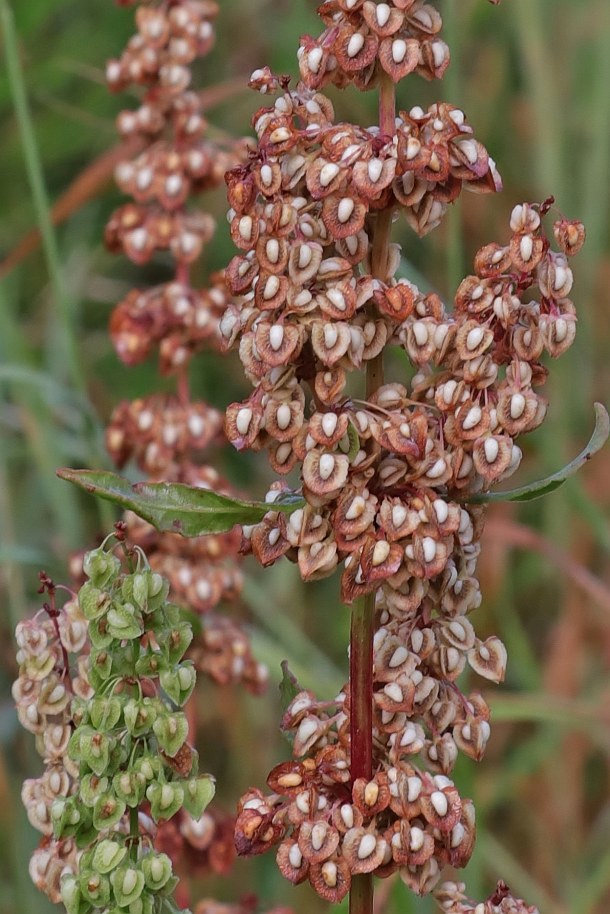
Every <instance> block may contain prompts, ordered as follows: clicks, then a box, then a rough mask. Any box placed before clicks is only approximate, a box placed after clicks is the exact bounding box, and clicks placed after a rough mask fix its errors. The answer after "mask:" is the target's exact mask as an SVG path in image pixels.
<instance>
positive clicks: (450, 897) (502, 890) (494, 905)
mask: <svg viewBox="0 0 610 914" xmlns="http://www.w3.org/2000/svg"><path fill="white" fill-rule="evenodd" d="M465 888H466V887H465V885H464V883H463V882H459V883H457V882H446V883H444V884H443V885H442V886H441V887H440V889H438V890H437V891H436V892H435V897H436V900H437V901H438V903H439V905H440V908H441V911H443V914H538V908H536V907H534V905H528V904H526V902H525V901H523V899H522V898H515V896H514V895H512V894H511V892H510V889H509V888H508V886H507V885H505V883H504V882H499V883H498V885H497V886H496V890H495V892H494V893H493V894H492V895H490V896H489V898H488V899H487V901H480V902H479V903H478V904H477V902H475V901H472V900H471V899H470V898H468V897H467V896H466V893H465Z"/></svg>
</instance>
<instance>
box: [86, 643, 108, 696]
mask: <svg viewBox="0 0 610 914" xmlns="http://www.w3.org/2000/svg"><path fill="white" fill-rule="evenodd" d="M111 673H112V654H111V653H110V652H109V651H107V650H101V651H91V654H90V660H89V682H90V683H91V686H92V688H94V689H95V690H96V691H97V690H98V689H99V688H100V686H102V685H103V684H104V682H106V680H107V679H109V678H110V674H111Z"/></svg>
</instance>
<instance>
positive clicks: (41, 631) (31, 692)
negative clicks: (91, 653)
mask: <svg viewBox="0 0 610 914" xmlns="http://www.w3.org/2000/svg"><path fill="white" fill-rule="evenodd" d="M44 583H45V584H47V585H48V592H49V596H50V601H49V603H46V604H45V606H44V607H43V608H42V609H41V610H40V611H39V612H38V613H37V614H36V615H35V616H34V618H32V619H28V620H26V621H24V622H20V623H19V624H18V625H17V629H16V632H15V637H16V641H17V648H18V651H17V662H18V664H19V678H18V679H17V680H16V681H15V683H14V684H13V698H14V700H15V703H16V705H17V714H18V716H19V721H20V723H21V724H22V726H23V727H25V729H26V730H29V731H30V733H33V734H34V735H35V737H36V749H37V750H38V753H39V754H40V755H41V756H42V758H43V760H44V764H45V770H44V773H43V775H42V776H41V777H39V778H28V779H27V780H26V781H25V782H24V784H23V789H22V792H21V797H22V800H23V804H24V806H25V809H26V812H27V816H28V819H29V820H30V822H31V824H32V825H33V827H34V828H35V829H36V830H37V831H39V832H41V833H42V835H43V836H44V837H43V839H42V842H41V844H40V847H38V848H37V849H36V850H35V851H34V853H33V855H32V857H31V859H30V865H29V868H30V875H31V877H32V881H33V882H34V884H35V885H36V887H37V888H38V889H40V891H42V892H44V893H45V895H47V897H48V898H49V899H50V900H51V901H52V902H53V903H54V904H57V903H59V901H61V894H60V880H61V877H62V875H63V874H65V873H71V872H74V871H75V870H76V867H77V864H76V854H77V849H76V844H75V842H74V840H73V839H72V838H60V839H58V838H56V837H54V835H53V823H52V819H51V809H52V807H53V804H54V803H55V801H56V800H58V799H59V798H61V797H69V796H72V795H73V794H74V793H75V791H76V790H77V780H78V766H76V765H75V764H74V762H73V761H72V760H71V759H70V758H69V757H68V755H67V754H66V750H67V747H68V743H69V741H70V737H71V735H72V715H71V710H70V705H71V701H72V698H73V697H74V696H78V697H80V698H81V699H84V700H86V699H87V698H89V697H91V687H90V686H89V683H88V680H87V670H86V664H87V657H86V655H85V654H83V649H84V648H85V646H86V642H87V622H86V620H85V618H84V617H83V615H82V613H81V612H80V609H79V607H78V603H77V601H76V600H75V599H74V598H69V599H68V600H67V601H66V602H65V603H64V605H63V606H58V605H57V603H56V592H55V588H54V587H53V585H52V584H51V582H50V581H48V579H46V578H44Z"/></svg>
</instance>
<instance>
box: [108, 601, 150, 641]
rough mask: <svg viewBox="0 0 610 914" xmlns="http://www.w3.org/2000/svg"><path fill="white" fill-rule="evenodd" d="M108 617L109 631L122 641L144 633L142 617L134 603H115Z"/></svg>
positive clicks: (138, 636)
mask: <svg viewBox="0 0 610 914" xmlns="http://www.w3.org/2000/svg"><path fill="white" fill-rule="evenodd" d="M106 618H107V619H108V632H109V633H110V634H111V635H112V636H113V638H117V639H118V640H120V641H125V640H128V641H131V640H133V638H140V637H141V635H143V634H144V625H143V622H142V617H141V615H140V613H139V612H137V610H136V608H135V606H134V605H133V604H132V603H123V604H120V603H113V604H112V608H111V609H109V610H108V615H107V616H106Z"/></svg>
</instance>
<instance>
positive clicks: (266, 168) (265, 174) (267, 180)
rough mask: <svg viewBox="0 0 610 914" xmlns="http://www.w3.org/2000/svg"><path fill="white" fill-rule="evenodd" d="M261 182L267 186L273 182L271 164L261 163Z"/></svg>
mask: <svg viewBox="0 0 610 914" xmlns="http://www.w3.org/2000/svg"><path fill="white" fill-rule="evenodd" d="M261 182H262V183H263V184H264V185H265V187H269V185H270V184H272V183H273V169H272V168H271V165H263V166H262V168H261Z"/></svg>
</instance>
